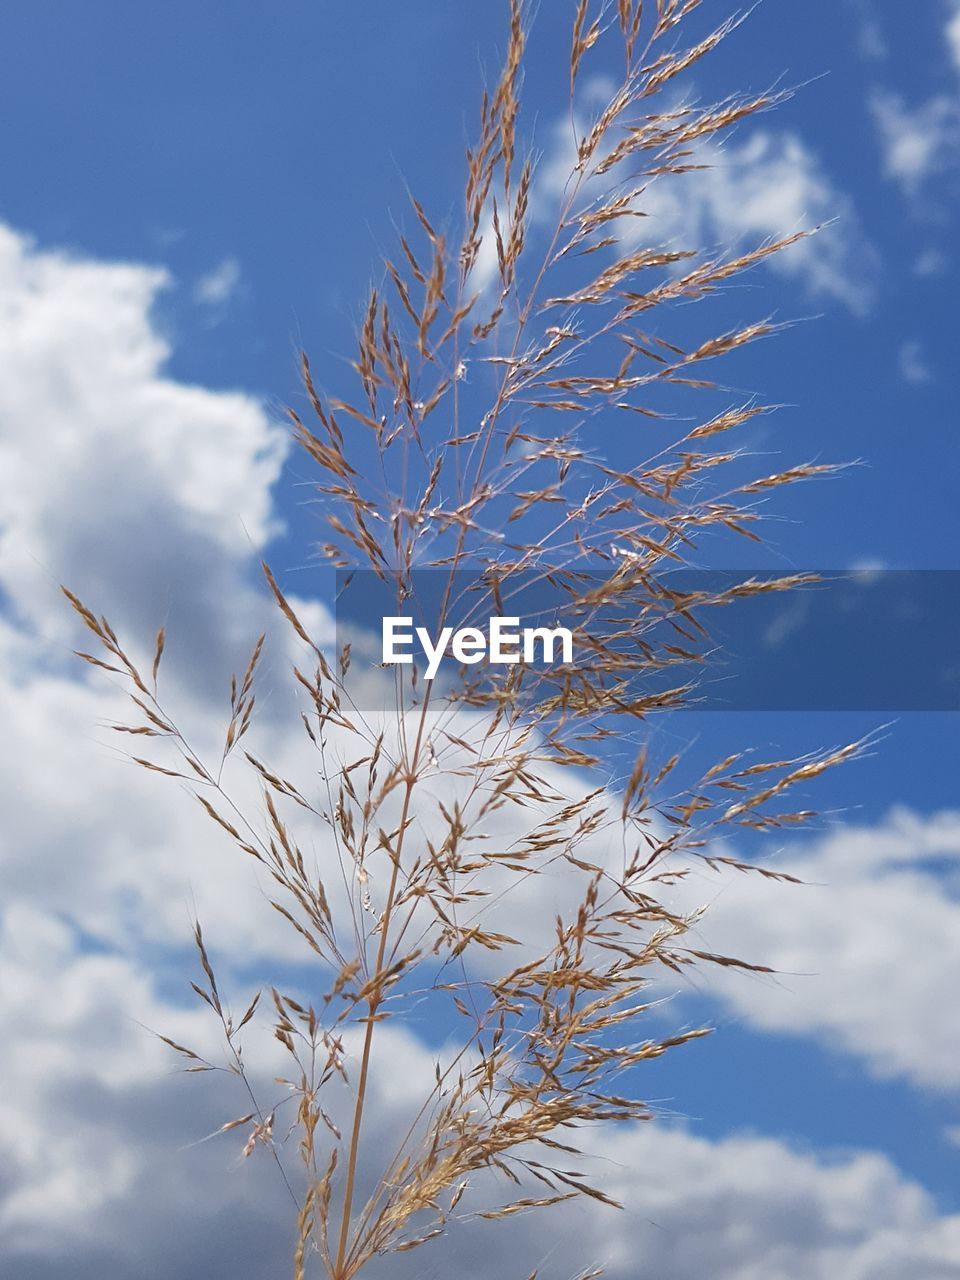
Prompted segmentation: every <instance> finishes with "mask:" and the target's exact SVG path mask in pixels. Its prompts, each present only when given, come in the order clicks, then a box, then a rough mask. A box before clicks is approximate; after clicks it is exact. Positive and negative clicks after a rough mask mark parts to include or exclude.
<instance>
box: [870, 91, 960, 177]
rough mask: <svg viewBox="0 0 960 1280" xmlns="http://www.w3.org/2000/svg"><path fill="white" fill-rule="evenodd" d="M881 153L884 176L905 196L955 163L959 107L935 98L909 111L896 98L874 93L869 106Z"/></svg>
mask: <svg viewBox="0 0 960 1280" xmlns="http://www.w3.org/2000/svg"><path fill="white" fill-rule="evenodd" d="M870 107H871V110H872V112H873V118H874V122H875V123H876V126H877V130H878V133H879V137H880V144H881V148H882V151H883V164H884V172H885V173H886V176H887V177H888V178H891V179H892V180H893V181H895V182H896V183H898V185H899V186H900V187H901V189H902V190H903V191H904V192H905V193H906V194H907V195H911V196H912V195H916V193H917V192H918V190H919V189H920V187H921V185H922V184H923V182H924V181H925V180H926V179H927V178H929V177H931V176H932V175H933V174H936V173H942V172H944V171H945V170H947V169H949V168H950V167H951V166H952V165H954V164H955V163H956V156H957V146H958V143H960V103H958V101H957V99H956V97H955V96H953V95H948V94H938V95H936V96H935V97H932V98H929V99H928V100H927V101H926V102H922V103H920V104H919V105H918V106H916V107H910V106H908V105H907V103H906V102H905V101H904V100H903V98H901V97H900V96H899V95H898V94H895V93H887V92H879V91H878V92H877V93H875V94H874V95H873V98H872V99H871V103H870Z"/></svg>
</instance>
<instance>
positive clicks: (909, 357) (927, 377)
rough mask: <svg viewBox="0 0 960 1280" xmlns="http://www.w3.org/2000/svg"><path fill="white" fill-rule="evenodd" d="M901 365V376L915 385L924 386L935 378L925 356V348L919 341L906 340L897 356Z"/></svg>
mask: <svg viewBox="0 0 960 1280" xmlns="http://www.w3.org/2000/svg"><path fill="white" fill-rule="evenodd" d="M897 360H898V364H899V366H900V376H901V378H903V380H904V382H909V383H912V384H913V385H914V386H922V385H923V384H924V383H926V382H931V381H932V380H933V374H932V373H931V371H930V366H929V365H928V364H927V362H926V360H925V359H924V356H923V348H922V346H921V345H920V343H919V342H916V341H913V340H911V341H909V342H904V343H903V344H902V345H901V347H900V351H899V354H898V357H897Z"/></svg>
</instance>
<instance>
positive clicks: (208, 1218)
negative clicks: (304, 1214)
mask: <svg viewBox="0 0 960 1280" xmlns="http://www.w3.org/2000/svg"><path fill="white" fill-rule="evenodd" d="M0 962H2V967H0V975H2V977H0V1033H2V1034H3V1035H4V1037H5V1043H6V1044H8V1045H9V1044H11V1033H12V1032H15V1035H14V1037H13V1044H14V1046H15V1051H14V1052H12V1053H6V1052H5V1054H4V1057H3V1061H2V1064H0V1083H2V1090H0V1119H2V1124H0V1155H2V1167H3V1169H4V1171H5V1176H4V1178H3V1180H0V1250H2V1253H3V1256H4V1259H5V1261H6V1262H7V1264H8V1265H9V1266H10V1267H11V1269H12V1270H13V1271H14V1272H15V1274H16V1275H17V1276H18V1277H23V1278H24V1280H53V1277H55V1276H58V1275H62V1274H63V1270H64V1268H65V1267H69V1270H70V1274H71V1275H73V1276H76V1277H78V1280H87V1278H88V1277H89V1280H93V1277H98V1276H102V1275H104V1274H108V1275H110V1276H111V1278H112V1280H160V1278H161V1277H163V1280H192V1278H193V1277H195V1276H196V1275H197V1274H199V1273H202V1274H204V1275H209V1276H212V1277H217V1276H223V1277H226V1276H231V1275H236V1274H241V1273H242V1274H243V1275H244V1276H247V1277H250V1280H268V1278H269V1277H273V1276H275V1275H276V1274H277V1266H278V1263H279V1264H280V1265H281V1267H282V1265H284V1264H285V1262H286V1260H287V1259H289V1257H290V1241H291V1238H292V1235H293V1231H294V1217H295V1211H294V1208H293V1204H292V1203H291V1200H290V1198H289V1196H288V1193H287V1191H286V1189H285V1187H284V1185H283V1182H282V1180H281V1178H280V1176H279V1173H278V1171H277V1169H276V1167H275V1166H274V1164H273V1162H272V1160H271V1159H270V1156H269V1154H268V1153H267V1152H266V1151H264V1150H263V1149H258V1151H257V1152H256V1153H255V1154H254V1155H253V1156H252V1157H251V1158H250V1159H248V1160H243V1159H242V1158H241V1157H240V1155H239V1150H240V1147H241V1145H242V1141H243V1134H242V1133H241V1134H240V1135H237V1134H236V1133H234V1134H231V1135H226V1136H224V1137H218V1138H215V1139H213V1140H211V1141H208V1142H198V1139H200V1138H203V1137H204V1136H205V1135H207V1134H210V1133H212V1132H213V1131H214V1130H216V1129H217V1128H218V1127H219V1126H221V1125H222V1124H223V1123H224V1122H225V1121H226V1120H227V1119H230V1118H232V1117H233V1116H234V1115H236V1114H237V1113H238V1112H240V1111H245V1110H247V1109H248V1107H249V1104H248V1103H247V1102H246V1101H245V1097H244V1095H243V1091H242V1088H241V1086H240V1085H239V1082H237V1081H236V1080H235V1079H232V1078H231V1077H229V1076H222V1077H220V1076H210V1075H207V1076H202V1077H194V1078H191V1079H186V1080H185V1079H183V1078H182V1077H180V1076H174V1075H173V1074H171V1072H170V1070H169V1058H168V1057H167V1056H166V1055H167V1051H166V1050H165V1049H164V1048H163V1046H162V1045H160V1044H159V1042H157V1041H156V1040H155V1039H152V1038H151V1037H150V1036H149V1035H147V1034H146V1033H145V1032H144V1030H143V1028H142V1025H141V1024H142V1023H144V1022H146V1023H147V1024H149V1025H152V1026H154V1027H156V1028H157V1029H158V1030H161V1031H163V1032H165V1033H167V1034H172V1035H174V1036H176V1037H179V1038H181V1039H183V1040H184V1041H186V1043H188V1044H190V1045H191V1046H196V1047H198V1048H199V1049H200V1051H201V1052H204V1053H209V1054H210V1055H211V1056H213V1055H214V1054H215V1052H216V1050H215V1047H214V1045H213V1043H212V1040H211V1035H210V1028H209V1022H208V1020H207V1019H205V1018H203V1017H202V1015H201V1014H200V1013H196V1012H194V1011H189V1012H187V1011H184V1010H183V1009H180V1008H179V1007H177V1006H176V1005H171V1004H170V1003H169V1002H168V1001H165V1000H164V999H163V998H161V997H160V996H158V994H157V992H156V990H155V988H154V986H153V984H152V983H151V982H150V980H149V979H148V978H147V977H146V976H145V975H144V973H143V972H142V970H141V969H139V968H138V967H137V966H136V964H134V963H133V962H131V961H130V960H129V959H122V958H119V957H117V956H116V955H112V954H110V955H90V954H87V953H85V951H84V949H83V947H82V946H80V945H78V941H77V939H76V937H75V936H74V935H72V934H71V931H70V930H69V929H67V928H66V927H65V926H64V925H63V924H62V923H61V922H59V921H57V920H55V919H52V918H50V917H48V916H45V915H43V914H42V913H39V912H37V911H30V912H26V911H24V910H23V909H21V908H16V909H14V910H12V911H11V910H7V911H6V912H5V913H4V916H3V920H2V928H0ZM379 1041H380V1045H381V1052H380V1054H379V1055H378V1056H377V1058H376V1059H375V1062H374V1068H373V1072H372V1077H371V1094H370V1100H369V1110H368V1113H367V1114H368V1120H369V1123H370V1125H371V1126H372V1127H373V1128H374V1130H375V1131H376V1132H377V1134H378V1136H379V1139H380V1144H379V1146H378V1151H379V1152H380V1154H381V1156H382V1155H383V1153H384V1152H385V1151H386V1150H387V1149H388V1147H389V1144H390V1142H391V1141H393V1140H395V1139H396V1138H397V1137H398V1136H399V1133H400V1132H401V1131H402V1127H403V1121H404V1119H405V1118H406V1116H407V1115H408V1114H409V1111H410V1108H411V1106H412V1105H413V1104H414V1098H415V1091H414V1090H412V1089H411V1082H412V1081H416V1080H418V1079H419V1080H423V1079H429V1078H430V1076H431V1073H432V1069H433V1054H432V1052H431V1051H430V1050H428V1049H427V1048H426V1047H425V1046H423V1045H420V1044H418V1042H417V1041H416V1040H414V1039H413V1038H412V1037H410V1036H408V1035H406V1034H405V1033H403V1032H402V1031H399V1030H397V1029H396V1028H393V1027H391V1026H389V1025H387V1026H383V1027H381V1029H380V1033H379ZM214 1060H216V1059H215V1058H214ZM353 1066H355V1063H354V1064H353ZM263 1074H266V1073H265V1072H264V1073H263ZM252 1083H253V1086H254V1088H255V1090H257V1091H259V1090H261V1089H265V1088H266V1081H265V1080H264V1079H263V1075H259V1076H258V1075H257V1074H254V1075H253V1077H252ZM278 1130H279V1126H278ZM588 1150H589V1151H591V1152H592V1156H593V1157H594V1162H593V1167H594V1168H595V1171H596V1173H597V1176H598V1177H599V1179H600V1181H601V1183H602V1185H603V1187H604V1189H605V1190H606V1191H607V1192H608V1193H609V1194H611V1195H613V1196H615V1197H617V1198H619V1199H620V1200H621V1201H622V1202H623V1203H624V1204H625V1206H626V1212H624V1213H622V1214H621V1213H617V1212H616V1211H614V1210H612V1209H607V1208H605V1207H603V1206H598V1205H595V1204H593V1203H592V1202H585V1203H582V1204H575V1205H567V1206H565V1207H564V1209H563V1210H562V1211H560V1212H557V1213H553V1214H551V1215H550V1216H537V1215H533V1216H526V1217H521V1218H519V1219H514V1220H513V1222H512V1223H508V1224H506V1225H505V1226H499V1227H498V1226H493V1225H490V1224H485V1223H483V1222H478V1221H477V1220H476V1219H474V1220H473V1221H472V1222H470V1221H468V1222H467V1223H466V1224H464V1225H462V1226H461V1225H457V1224H454V1225H453V1226H452V1229H451V1233H450V1235H449V1236H448V1238H447V1239H446V1240H444V1241H442V1242H440V1243H439V1244H431V1245H428V1246H426V1247H425V1248H424V1249H422V1250H419V1251H417V1252H415V1253H413V1254H410V1255H401V1256H400V1257H399V1258H395V1259H392V1260H390V1261H389V1262H385V1263H384V1264H383V1266H381V1267H379V1268H378V1267H375V1268H373V1269H372V1271H371V1276H372V1277H374V1280H376V1277H377V1276H385V1275H390V1276H393V1277H399V1278H401V1280H402V1278H403V1277H407V1276H409V1277H411V1278H412V1277H414V1276H417V1277H419V1276H437V1277H439V1276H443V1275H451V1274H457V1275H458V1276H463V1277H464V1278H465V1280H484V1278H485V1277H489V1276H491V1275H498V1276H499V1275H514V1274H518V1275H523V1274H527V1272H528V1271H529V1270H531V1269H532V1268H533V1267H534V1266H538V1265H540V1264H543V1266H542V1272H541V1274H543V1275H545V1276H546V1275H555V1276H557V1277H558V1280H570V1278H571V1277H572V1276H573V1275H574V1274H575V1272H576V1271H577V1270H578V1269H579V1268H581V1267H587V1266H589V1265H593V1264H598V1263H600V1264H604V1265H605V1266H606V1268H607V1275H609V1276H610V1277H611V1280H635V1277H637V1276H646V1275H649V1276H651V1277H652V1276H657V1277H658V1280H689V1277H690V1276H694V1275H709V1276H710V1277H711V1278H712V1280H713V1278H715V1280H769V1277H771V1276H776V1277H778V1280H835V1277H837V1276H843V1277H844V1278H845V1280H900V1277H902V1276H903V1275H905V1274H910V1273H916V1274H920V1275H923V1276H924V1280H938V1278H939V1277H942V1278H943V1280H946V1278H947V1277H948V1276H951V1275H953V1274H955V1271H956V1266H957V1264H958V1262H960V1217H957V1216H955V1215H949V1214H944V1213H941V1212H939V1211H938V1210H937V1207H936V1205H935V1204H934V1202H933V1201H932V1199H931V1198H930V1197H929V1196H928V1195H927V1194H926V1193H925V1192H924V1191H923V1190H922V1189H921V1188H920V1187H919V1186H917V1185H916V1184H915V1183H913V1182H911V1181H910V1180H909V1179H907V1178H904V1177H903V1176H902V1175H900V1174H899V1173H898V1172H897V1171H896V1169H895V1168H894V1167H893V1166H892V1165H891V1164H890V1163H889V1162H888V1161H887V1160H886V1159H885V1158H884V1157H882V1156H881V1155H878V1154H876V1153H871V1152H846V1153H834V1154H832V1155H830V1154H828V1155H814V1154H812V1153H809V1152H802V1151H797V1150H793V1149H791V1148H790V1147H788V1146H787V1145H785V1144H783V1143H781V1142H777V1141H772V1140H769V1139H762V1138H758V1137H752V1136H731V1137H728V1138H725V1139H723V1140H720V1141H716V1142H712V1141H707V1140H704V1139H702V1138H698V1137H696V1136H694V1135H692V1134H690V1133H688V1132H685V1131H683V1130H682V1129H672V1130H671V1129H667V1128H665V1127H659V1126H657V1125H647V1126H633V1127H630V1128H620V1129H615V1130H612V1131H611V1132H609V1133H608V1134H607V1135H606V1138H605V1139H604V1140H603V1142H602V1143H601V1142H599V1141H597V1140H591V1141H588ZM282 1154H283V1158H284V1160H285V1163H287V1165H288V1169H289V1172H290V1174H291V1182H292V1185H293V1187H294V1193H295V1194H296V1191H297V1180H296V1175H295V1172H294V1170H295V1163H296V1162H295V1158H291V1157H288V1155H287V1154H286V1153H283V1152H282ZM369 1173H370V1169H369V1168H367V1169H364V1170H363V1178H364V1180H365V1179H366V1177H368V1176H369ZM474 1191H475V1192H476V1198H474V1192H473V1191H472V1192H471V1193H470V1194H468V1196H467V1199H466V1201H465V1204H466V1207H467V1210H468V1212H470V1211H474V1210H475V1209H476V1208H480V1207H483V1206H487V1205H490V1204H491V1203H494V1202H495V1199H494V1192H493V1189H492V1188H491V1187H490V1186H489V1185H488V1184H487V1183H486V1182H485V1181H484V1180H482V1179H481V1180H479V1182H478V1185H477V1186H476V1187H475V1189H474Z"/></svg>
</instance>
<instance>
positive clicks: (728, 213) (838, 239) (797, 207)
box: [641, 130, 874, 311]
mask: <svg viewBox="0 0 960 1280" xmlns="http://www.w3.org/2000/svg"><path fill="white" fill-rule="evenodd" d="M702 152H703V154H700V155H698V157H697V159H698V161H699V162H701V163H707V164H709V165H710V166H711V167H710V168H709V169H707V170H705V171H703V172H700V173H694V174H691V175H690V177H689V180H685V181H682V182H679V183H677V182H674V183H669V182H666V183H663V182H655V183H654V184H653V185H652V186H651V188H650V191H649V193H648V195H647V196H645V197H644V198H643V200H642V201H641V203H642V206H643V208H644V210H645V212H646V213H647V214H648V215H649V222H648V226H647V227H646V228H645V234H646V235H648V236H649V237H650V238H651V239H657V240H663V241H670V242H672V243H677V244H680V243H682V244H684V245H698V244H699V245H703V244H706V245H710V244H713V243H715V242H718V241H719V242H720V244H722V245H723V246H724V247H728V246H731V245H732V246H737V247H742V246H744V245H746V244H755V243H760V242H762V241H764V240H772V239H776V238H779V237H782V236H785V235H790V234H792V233H793V232H796V231H802V230H805V229H809V228H811V227H815V226H818V225H821V224H826V223H829V222H832V221H833V220H836V222H835V224H834V225H832V226H825V227H824V229H823V230H822V231H821V232H820V233H819V234H818V235H816V236H813V237H811V238H809V239H807V240H803V241H801V242H800V243H798V244H796V245H793V246H791V247H790V248H789V249H786V250H784V251H783V252H782V253H779V254H776V255H775V256H774V257H773V258H771V259H770V267H771V269H772V270H773V271H775V272H778V273H779V274H781V275H784V276H788V277H793V278H795V279H796V280H797V281H798V282H799V283H800V284H802V285H803V286H804V287H805V288H806V289H807V290H808V291H809V292H810V293H811V294H813V295H814V296H824V297H833V298H836V299H837V300H838V301H840V302H843V303H844V304H846V305H847V306H849V307H851V308H852V309H854V310H858V311H859V310H862V309H863V308H864V307H865V306H866V305H867V304H868V302H869V299H870V296H871V292H872V273H873V265H874V264H873V261H872V254H871V252H870V251H868V250H867V249H865V248H864V247H863V242H862V237H861V233H860V230H859V227H858V223H857V218H856V215H855V213H854V210H853V206H852V203H851V201H850V199H849V197H848V196H846V195H844V194H843V193H842V192H840V191H839V190H838V189H837V188H836V187H835V186H834V185H833V183H832V182H831V180H830V179H829V177H828V176H827V174H826V172H825V171H824V169H823V167H822V165H821V163H820V161H819V159H818V158H817V156H816V155H815V154H814V153H813V152H812V151H811V150H810V148H809V147H807V145H806V144H805V143H804V142H803V141H802V139H800V138H799V137H798V136H797V135H796V134H793V133H789V132H774V131H772V130H758V131H757V132H755V133H753V134H752V135H751V136H750V137H749V138H748V139H747V140H746V141H744V142H742V143H739V144H738V143H730V144H728V145H726V146H722V147H721V146H717V145H715V144H711V145H709V146H707V147H704V148H702Z"/></svg>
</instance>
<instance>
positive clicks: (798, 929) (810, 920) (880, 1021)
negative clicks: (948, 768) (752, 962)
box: [691, 809, 960, 1089]
mask: <svg viewBox="0 0 960 1280" xmlns="http://www.w3.org/2000/svg"><path fill="white" fill-rule="evenodd" d="M795 850H796V846H791V853H790V856H789V857H786V858H782V859H777V860H776V861H775V862H773V863H771V864H770V865H771V866H772V867H773V868H774V869H776V870H777V871H787V872H792V873H793V874H795V875H798V876H801V877H802V878H803V879H804V880H805V881H806V883H805V885H804V886H802V887H797V886H791V885H786V886H782V885H775V884H771V883H769V882H767V881H764V880H761V879H759V878H753V877H748V878H747V880H746V881H745V882H743V883H738V884H737V885H736V886H735V888H731V889H730V890H729V891H727V892H721V893H719V894H718V895H717V896H716V900H715V901H714V902H713V905H712V907H711V909H710V911H709V912H708V913H707V916H706V917H705V920H704V923H703V926H702V935H703V937H704V939H705V941H706V944H707V946H708V947H710V948H712V949H715V950H719V951H724V950H726V951H727V952H728V953H732V954H734V955H738V956H745V957H746V958H748V959H756V960H758V961H759V962H761V963H764V964H768V965H771V966H772V967H773V968H775V969H776V970H777V971H778V976H777V977H776V979H772V980H771V979H763V978H756V979H754V978H744V977H743V976H742V975H740V976H737V975H732V974H731V975H728V974H725V973H724V972H715V973H714V974H713V976H712V977H709V976H705V975H704V973H701V978H700V981H701V983H706V985H707V986H708V989H710V990H712V991H715V992H717V993H719V994H720V995H721V998H722V999H723V1000H724V1001H726V1002H727V1003H728V1004H729V1005H731V1006H732V1007H733V1008H734V1009H736V1010H737V1011H738V1012H739V1013H741V1014H743V1016H744V1017H745V1018H746V1019H747V1021H748V1022H749V1023H750V1024H751V1025H752V1026H754V1027H756V1028H758V1029H760V1030H767V1031H777V1032H780V1033H782V1034H788V1035H803V1036H812V1037H813V1038H815V1039H816V1040H819V1041H820V1042H821V1043H822V1044H824V1045H826V1046H828V1047H829V1048H831V1049H833V1050H836V1051H839V1052H842V1053H848V1054H853V1055H856V1056H857V1057H859V1058H860V1059H861V1060H862V1061H863V1062H864V1063H865V1064H866V1065H867V1067H868V1068H869V1070H871V1071H872V1072H873V1073H874V1074H875V1075H876V1076H878V1077H884V1078H889V1077H899V1078H902V1079H906V1080H908V1081H910V1082H911V1083H913V1084H915V1085H919V1086H921V1087H927V1088H934V1089H957V1088H960V1007H958V1005H957V1001H956V999H955V992H954V988H955V985H956V983H955V975H956V973H957V972H958V971H960V814H957V813H942V814H938V815H932V816H931V817H929V818H921V817H918V816H916V815H915V814H912V813H910V812H909V811H907V810H905V809H898V810H896V811H894V812H893V813H891V815H890V816H889V818H888V819H887V820H886V821H885V822H883V823H880V824H878V825H876V826H873V827H856V826H839V827H838V828H837V829H836V831H835V832H833V833H831V834H829V835H827V836H825V837H824V838H823V839H821V840H819V841H817V842H815V843H812V844H809V845H807V847H806V849H805V850H803V849H802V846H801V847H800V850H796V851H795ZM691 892H692V890H691ZM699 892H700V893H702V894H703V896H704V898H705V899H709V898H710V896H711V895H710V892H709V881H706V882H705V883H701V885H700V886H699Z"/></svg>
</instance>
